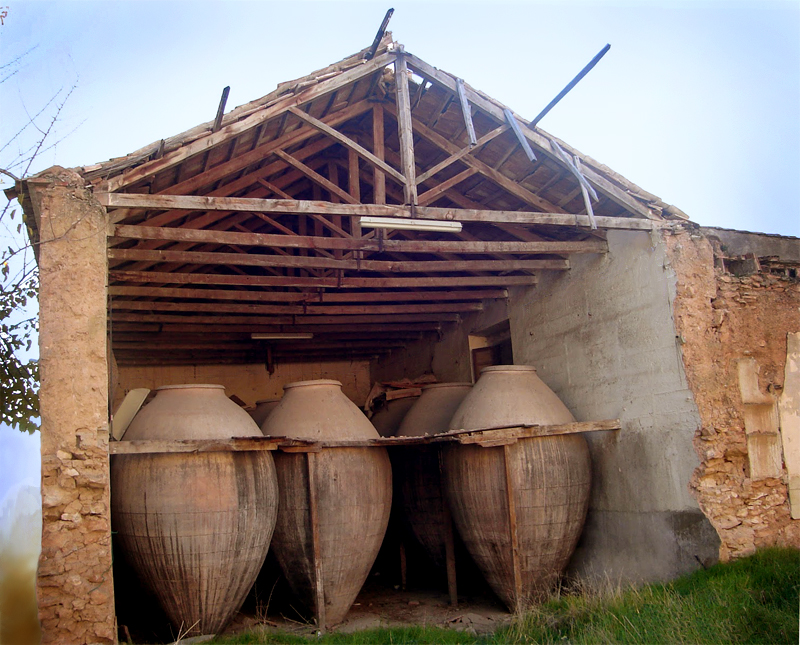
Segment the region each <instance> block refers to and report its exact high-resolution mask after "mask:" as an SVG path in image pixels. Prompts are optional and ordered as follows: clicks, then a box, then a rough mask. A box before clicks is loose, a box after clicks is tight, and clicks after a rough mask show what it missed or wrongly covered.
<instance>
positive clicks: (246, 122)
mask: <svg viewBox="0 0 800 645" xmlns="http://www.w3.org/2000/svg"><path fill="white" fill-rule="evenodd" d="M395 59H396V55H395V54H394V53H389V52H387V53H385V54H381V55H380V56H376V57H375V58H373V59H372V60H370V61H369V62H367V63H364V64H363V65H359V66H358V67H354V68H352V69H349V70H347V71H345V72H342V73H341V74H337V75H336V76H334V77H333V78H329V79H327V80H324V81H321V82H319V83H315V84H313V85H311V86H310V87H308V88H307V89H305V90H302V91H300V92H298V93H297V94H293V95H291V96H287V97H286V98H284V99H278V100H277V101H276V102H275V103H274V104H272V105H270V106H269V107H265V108H263V109H262V110H259V111H257V112H254V113H253V114H251V115H250V116H248V117H245V118H244V119H242V120H241V121H236V122H234V123H231V124H229V125H226V126H225V127H223V128H222V129H220V130H219V131H218V132H214V133H210V134H208V135H206V136H204V137H201V138H199V139H197V140H196V141H193V142H191V143H187V144H186V145H184V146H181V147H180V148H178V149H176V150H173V151H172V152H169V153H167V154H165V155H164V156H163V157H161V158H160V159H154V160H153V161H149V162H147V163H144V164H142V165H141V166H137V167H135V168H132V169H130V170H128V171H126V172H123V173H122V174H121V175H119V176H116V177H112V178H110V179H108V180H107V181H106V182H105V188H106V189H107V190H108V191H109V192H116V191H119V190H122V189H123V188H125V187H127V186H130V185H132V184H135V183H136V182H138V181H141V180H142V179H145V178H146V177H148V176H150V175H153V174H155V173H158V172H163V171H164V170H168V169H170V168H173V167H175V166H177V165H178V164H180V163H182V162H183V161H185V160H186V159H188V158H190V157H193V156H194V155H196V154H200V153H201V152H205V151H206V150H208V149H210V148H213V147H215V146H217V145H219V144H221V143H224V142H225V141H227V140H228V139H230V138H232V137H235V136H237V135H239V134H241V133H242V132H245V131H246V130H249V129H250V128H253V127H256V126H257V125H259V124H261V123H264V122H266V121H268V120H269V119H272V118H275V117H276V116H280V115H281V114H283V113H284V112H286V111H288V109H289V108H290V107H293V106H297V105H302V104H304V103H307V102H309V101H311V100H313V99H315V98H318V97H320V96H324V95H326V94H328V93H330V92H334V91H336V90H338V89H339V88H341V87H344V86H345V85H348V84H349V83H354V82H356V81H358V80H359V79H361V78H364V77H366V76H369V75H370V74H373V73H375V72H380V70H382V69H383V68H384V67H386V66H387V65H389V64H391V63H392V62H394V60H395Z"/></svg>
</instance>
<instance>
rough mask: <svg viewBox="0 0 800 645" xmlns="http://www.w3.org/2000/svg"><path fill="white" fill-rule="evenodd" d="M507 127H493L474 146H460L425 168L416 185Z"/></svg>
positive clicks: (497, 135) (485, 142)
mask: <svg viewBox="0 0 800 645" xmlns="http://www.w3.org/2000/svg"><path fill="white" fill-rule="evenodd" d="M508 129H509V128H508V125H501V126H500V127H499V128H495V129H494V130H492V131H491V132H489V133H487V134H485V135H483V136H482V137H481V138H480V139H478V141H477V142H476V143H475V145H474V146H468V147H466V148H462V149H461V150H459V151H458V152H456V153H454V154H451V155H450V156H449V157H447V159H445V160H444V161H440V162H439V163H437V164H436V165H435V166H433V168H430V169H429V170H426V171H425V172H424V173H422V174H421V175H418V176H417V185H419V184H421V183H423V182H425V181H427V180H428V179H430V178H431V177H433V176H434V175H435V174H436V173H438V172H440V171H442V170H444V169H445V168H447V167H448V166H449V165H451V164H453V163H455V162H456V161H458V160H459V159H461V158H462V157H464V156H466V155H468V154H470V153H471V152H475V151H477V150H478V149H480V148H481V146H484V145H486V144H487V143H489V142H490V141H491V140H492V139H494V138H496V137H499V136H500V135H501V134H503V133H504V132H505V131H506V130H508Z"/></svg>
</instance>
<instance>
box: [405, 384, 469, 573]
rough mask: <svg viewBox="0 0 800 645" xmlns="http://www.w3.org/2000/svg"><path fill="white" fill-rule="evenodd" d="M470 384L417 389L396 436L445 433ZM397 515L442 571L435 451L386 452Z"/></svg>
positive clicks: (443, 522) (445, 525) (443, 535)
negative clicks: (400, 514) (394, 485)
mask: <svg viewBox="0 0 800 645" xmlns="http://www.w3.org/2000/svg"><path fill="white" fill-rule="evenodd" d="M471 389H472V383H435V384H432V385H426V386H424V387H423V388H422V396H420V397H419V399H418V400H417V402H416V403H415V404H414V406H413V407H412V408H411V409H410V410H409V411H408V413H407V414H406V416H405V417H404V418H403V421H402V423H401V424H400V427H399V428H398V430H397V433H396V435H397V436H398V437H400V436H405V437H420V436H424V435H434V434H439V433H441V432H447V429H448V427H449V423H450V419H451V418H452V416H453V414H454V413H455V411H456V410H457V409H458V407H459V405H461V402H462V401H463V400H464V397H465V396H467V394H468V393H469V391H470V390H471ZM392 466H393V468H394V471H395V481H396V482H397V487H398V492H399V494H400V499H401V506H402V509H403V514H404V515H405V517H406V520H407V521H408V525H409V527H410V529H411V532H412V533H413V535H414V537H415V538H416V539H417V541H418V542H419V543H420V544H421V545H422V546H423V548H424V549H425V551H426V553H427V554H428V556H429V557H430V559H431V560H432V561H433V562H434V564H436V565H437V566H438V567H440V568H443V567H444V566H445V548H446V541H447V539H448V535H449V532H450V514H449V511H448V510H447V508H446V506H445V500H444V493H443V490H442V478H441V471H440V467H439V447H438V446H436V445H427V446H405V447H402V448H395V449H394V450H393V452H392Z"/></svg>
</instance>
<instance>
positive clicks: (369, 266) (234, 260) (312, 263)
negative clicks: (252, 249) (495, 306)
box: [108, 248, 569, 273]
mask: <svg viewBox="0 0 800 645" xmlns="http://www.w3.org/2000/svg"><path fill="white" fill-rule="evenodd" d="M108 259H109V260H119V261H127V262H143V261H147V262H155V263H177V264H189V265H195V266H203V265H228V266H253V267H292V268H298V269H308V268H316V269H340V270H345V271H378V272H388V273H419V272H422V273H440V272H442V273H450V272H453V271H497V272H505V271H536V270H539V269H550V270H556V271H563V270H566V269H568V268H569V262H568V261H567V260H461V261H449V260H446V261H445V260H442V261H440V260H430V261H424V260H423V261H406V260H401V261H396V262H395V261H388V260H360V261H357V260H344V259H342V260H337V259H335V258H321V257H301V256H284V255H272V254H251V253H250V254H240V253H219V252H209V251H169V250H160V249H159V250H139V249H116V248H114V249H109V250H108Z"/></svg>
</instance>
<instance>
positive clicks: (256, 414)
mask: <svg viewBox="0 0 800 645" xmlns="http://www.w3.org/2000/svg"><path fill="white" fill-rule="evenodd" d="M280 402H281V400H280V399H261V400H260V401H256V407H255V409H254V410H250V412H249V414H250V416H251V417H252V418H253V421H255V422H256V425H257V426H258V427H259V428H260V427H261V426H262V425H263V423H264V421H266V419H267V417H268V416H269V415H270V413H271V412H272V411H273V410H274V409H275V408H276V407H277V406H278V403H280Z"/></svg>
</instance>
